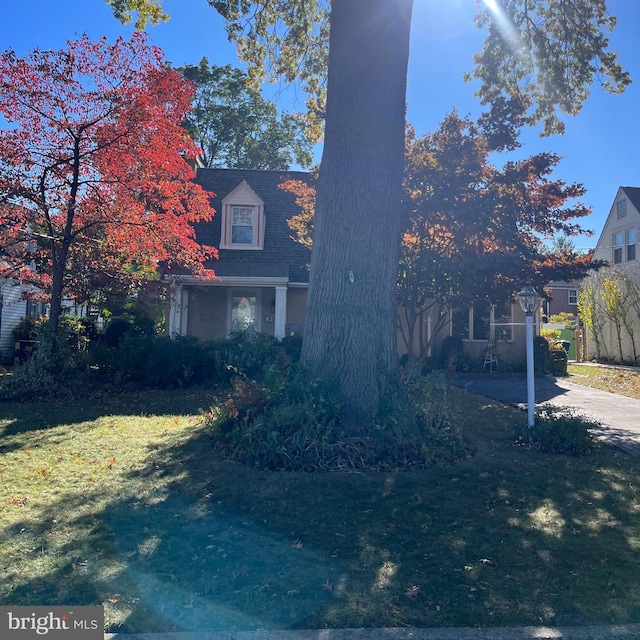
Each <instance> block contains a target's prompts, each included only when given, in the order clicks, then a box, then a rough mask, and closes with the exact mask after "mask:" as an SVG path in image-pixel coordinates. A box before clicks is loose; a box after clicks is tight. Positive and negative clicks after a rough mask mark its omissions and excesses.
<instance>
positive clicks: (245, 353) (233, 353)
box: [224, 330, 292, 380]
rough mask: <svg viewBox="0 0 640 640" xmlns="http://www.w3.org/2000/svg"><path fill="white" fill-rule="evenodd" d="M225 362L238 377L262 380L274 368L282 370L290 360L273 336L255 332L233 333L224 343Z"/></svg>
mask: <svg viewBox="0 0 640 640" xmlns="http://www.w3.org/2000/svg"><path fill="white" fill-rule="evenodd" d="M224 351H225V360H226V362H227V363H228V364H229V365H231V366H233V367H234V369H235V370H236V373H237V374H238V375H240V376H244V377H247V378H252V379H255V380H262V379H263V378H264V377H265V375H266V374H267V372H268V371H269V370H270V369H273V368H274V367H275V368H276V369H284V368H286V367H287V366H288V365H290V364H291V362H292V358H291V357H290V356H289V355H288V354H287V351H286V350H285V349H284V347H283V346H282V345H281V343H280V342H278V340H277V339H276V338H274V337H273V336H268V335H266V334H264V333H257V332H255V331H250V330H249V331H239V332H236V333H233V334H232V335H231V337H230V338H229V339H228V340H225V342H224Z"/></svg>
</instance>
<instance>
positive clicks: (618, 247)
mask: <svg viewBox="0 0 640 640" xmlns="http://www.w3.org/2000/svg"><path fill="white" fill-rule="evenodd" d="M623 240H624V234H623V233H622V232H619V233H614V234H613V264H620V263H621V262H622V247H623V245H622V243H623Z"/></svg>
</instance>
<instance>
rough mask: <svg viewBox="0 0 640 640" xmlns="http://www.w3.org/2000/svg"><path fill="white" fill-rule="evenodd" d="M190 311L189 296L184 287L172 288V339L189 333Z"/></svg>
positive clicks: (170, 312) (169, 329) (170, 317)
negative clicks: (188, 317) (188, 318)
mask: <svg viewBox="0 0 640 640" xmlns="http://www.w3.org/2000/svg"><path fill="white" fill-rule="evenodd" d="M188 310H189V296H188V292H187V291H186V290H185V289H184V287H183V286H182V285H181V284H179V285H172V286H171V299H170V303H169V326H168V333H169V335H170V336H171V337H173V336H180V335H185V334H186V332H187V316H188Z"/></svg>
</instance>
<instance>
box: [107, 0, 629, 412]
mask: <svg viewBox="0 0 640 640" xmlns="http://www.w3.org/2000/svg"><path fill="white" fill-rule="evenodd" d="M107 1H108V2H109V3H110V4H112V5H114V7H115V8H116V9H117V10H120V11H126V10H127V9H135V7H134V6H133V5H132V0H107ZM137 1H138V2H139V1H140V0H137ZM209 2H210V4H211V5H212V6H213V7H214V8H215V9H216V10H217V11H218V12H219V13H220V14H221V15H222V16H223V17H224V18H225V19H226V20H227V25H228V26H227V29H228V33H229V35H230V37H231V38H232V39H233V40H235V41H237V42H238V44H239V45H240V48H239V50H240V55H241V56H242V58H243V59H244V60H246V61H248V62H249V66H250V73H252V74H253V75H254V77H256V78H260V79H261V78H262V77H263V75H264V72H265V70H269V71H270V72H271V73H272V74H273V77H276V78H283V77H294V76H295V77H299V78H300V79H301V81H302V83H303V86H304V87H305V88H306V89H307V90H308V91H309V93H310V95H311V96H312V104H311V105H310V106H311V111H312V112H313V111H314V109H315V110H316V113H324V115H325V136H324V148H323V156H322V163H321V168H320V172H319V178H318V190H317V203H316V218H315V221H314V224H315V226H314V247H313V252H312V261H311V282H310V287H309V298H308V313H307V319H306V322H305V337H304V345H303V353H302V357H303V359H305V360H308V361H309V362H311V363H312V365H313V367H314V369H315V370H316V372H318V373H320V374H325V373H329V372H336V373H337V374H338V375H339V377H340V383H341V387H342V389H343V390H344V391H345V393H346V395H347V397H348V398H349V400H350V401H351V402H352V403H353V406H354V408H355V409H356V412H355V413H356V414H359V415H368V416H371V415H373V413H375V407H376V406H377V405H378V404H379V402H380V400H381V398H382V397H384V395H385V394H386V393H387V390H388V387H389V383H390V380H393V379H395V380H397V379H398V359H397V353H396V349H395V332H396V326H395V317H396V271H397V263H398V254H399V238H400V231H401V225H400V210H401V200H402V164H403V155H404V119H405V107H406V104H405V96H406V77H407V66H408V57H409V36H410V26H411V15H412V9H413V0H332V1H331V2H330V3H329V2H328V0H255V1H250V0H209ZM543 5H548V7H549V10H548V11H544V10H543ZM569 7H571V9H572V10H571V11H569V10H568V8H569ZM329 8H330V10H331V30H330V33H328V31H329V29H328V14H329ZM532 8H533V9H535V16H536V17H537V18H538V19H539V20H540V24H539V26H538V31H540V33H542V34H547V36H546V39H545V41H544V42H542V45H543V48H542V49H541V48H540V46H541V45H539V44H538V42H537V40H536V41H533V40H532V44H535V45H536V47H535V48H534V49H532V53H536V56H531V57H530V60H531V64H532V67H531V69H532V70H533V71H536V70H537V68H538V67H537V66H536V64H537V62H538V61H539V62H540V63H542V64H543V65H544V64H545V63H546V64H547V66H543V67H542V71H541V72H540V73H532V74H529V76H527V77H529V78H531V81H530V83H529V86H527V88H526V93H524V92H523V91H521V90H518V91H516V88H515V87H514V86H513V85H512V84H507V83H506V81H505V78H507V77H509V76H510V75H515V77H516V80H522V79H523V78H524V77H525V76H524V75H523V74H521V73H519V72H518V70H517V69H518V66H519V65H520V66H521V65H522V64H523V63H522V62H521V60H520V58H517V60H516V61H515V62H514V58H516V57H517V56H520V57H522V56H521V53H520V52H519V51H518V52H516V53H515V54H514V52H513V51H512V49H511V47H510V46H509V44H507V43H508V42H509V41H510V38H509V37H508V35H507V37H506V39H505V43H504V44H503V43H502V40H501V38H502V37H503V36H502V34H501V33H500V32H499V30H498V26H497V25H498V23H502V22H503V19H504V20H507V19H509V20H511V22H512V23H513V24H514V25H516V28H518V27H520V28H527V29H531V27H530V26H529V23H527V22H526V21H524V22H523V21H522V20H518V19H517V18H518V15H516V14H518V12H520V13H524V15H525V16H526V17H533V16H534V14H533V13H532ZM558 16H561V17H562V20H563V21H564V22H563V23H562V28H560V25H559V24H558V23H559V17H558ZM481 24H485V25H487V26H488V28H489V44H488V49H487V50H486V53H485V55H484V56H481V57H479V59H478V66H479V67H481V70H480V71H479V74H480V75H479V76H478V77H480V78H481V80H482V82H483V85H482V88H481V99H483V100H484V101H485V103H487V104H494V105H495V106H497V107H499V108H500V109H501V110H502V111H503V112H504V113H503V115H504V119H510V120H511V121H512V122H513V123H514V125H516V126H517V125H518V124H520V120H521V121H523V122H525V121H526V122H527V123H532V122H534V121H536V119H537V120H538V121H539V120H540V119H542V120H543V121H544V124H545V127H546V129H547V131H548V132H551V131H553V130H559V129H560V127H558V126H554V125H555V121H554V120H553V119H551V118H550V117H549V115H548V112H549V108H548V106H547V105H553V106H554V108H555V105H559V106H560V107H561V108H563V109H565V110H566V111H567V112H568V113H575V112H576V111H577V109H578V106H579V105H580V103H581V102H582V101H583V100H584V97H586V94H587V91H588V87H589V85H590V84H591V82H592V80H593V79H594V76H595V75H596V73H599V74H600V75H602V76H603V77H605V78H607V77H608V78H610V79H611V81H612V84H611V86H610V87H609V88H610V89H611V90H620V89H622V88H623V85H624V83H623V82H620V81H619V80H620V74H621V73H622V72H621V70H620V69H619V68H618V67H616V66H615V57H614V56H613V54H611V53H609V52H607V50H606V48H607V45H608V42H607V39H606V38H605V37H604V36H603V35H601V34H602V32H603V31H604V30H605V29H606V28H608V27H609V26H610V25H611V24H612V22H611V21H610V19H609V17H608V15H607V13H606V7H605V2H604V0H600V1H599V2H591V1H590V0H572V1H571V2H569V1H568V0H552V1H550V2H548V3H546V2H545V3H543V2H536V1H533V2H532V0H526V2H525V0H513V1H511V2H507V3H506V16H504V15H500V16H499V17H494V18H493V20H492V21H489V19H488V17H485V18H484V22H482V23H481ZM327 35H329V48H328V49H327V48H326V42H327ZM558 51H562V56H556V53H557V52H558ZM556 58H557V59H558V60H560V58H561V62H558V61H556ZM554 61H555V62H554ZM513 65H515V67H514V66H513ZM512 68H513V69H515V72H514V74H510V73H509V71H510V70H511V69H512ZM557 68H561V69H564V72H565V73H567V75H568V76H569V77H571V82H565V83H561V82H549V77H550V76H549V74H550V73H551V78H552V79H555V78H556V75H557V74H556V73H555V71H554V70H555V69H557ZM325 69H326V71H327V73H326V78H327V85H326V88H327V92H326V108H324V109H323V108H322V102H323V95H324V94H323V87H324V84H323V78H324V71H325ZM552 72H553V73H552ZM617 80H618V81H617ZM314 99H315V100H316V102H315V104H314V103H313V100H314ZM534 101H536V102H537V104H539V105H541V106H540V108H539V109H533V112H532V113H531V114H528V113H525V112H527V111H528V110H529V109H530V107H531V106H533V102H534ZM512 103H513V104H512ZM518 103H520V106H518ZM525 115H526V118H525ZM497 133H502V129H501V128H499V129H498V132H497ZM503 143H504V141H503ZM541 161H542V162H544V161H545V160H544V159H543V158H541ZM513 170H514V171H525V167H522V166H520V167H513Z"/></svg>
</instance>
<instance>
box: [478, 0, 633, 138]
mask: <svg viewBox="0 0 640 640" xmlns="http://www.w3.org/2000/svg"><path fill="white" fill-rule="evenodd" d="M493 4H495V5H498V6H499V9H492V8H491V5H493ZM476 21H477V24H478V26H479V27H481V28H486V29H487V38H486V40H485V44H484V47H483V49H482V52H481V53H479V54H478V55H476V56H475V69H474V71H473V72H472V73H470V74H468V76H467V79H477V80H480V81H481V88H480V90H479V91H478V93H477V95H478V97H479V98H480V100H481V102H482V103H483V104H484V105H488V106H489V107H490V108H491V109H492V110H494V111H495V112H496V113H497V112H499V111H500V110H503V114H502V118H500V119H504V117H505V115H506V113H508V114H509V117H510V118H511V119H514V120H520V121H522V122H523V123H525V124H536V123H538V122H542V123H543V126H544V130H543V134H544V135H550V134H554V133H564V130H565V125H564V122H563V121H562V120H561V115H560V114H565V115H576V114H578V113H579V112H580V109H581V108H582V105H583V103H584V101H585V100H586V99H587V98H588V97H589V92H590V88H591V86H592V85H593V84H594V83H595V82H599V83H600V84H601V86H602V88H603V89H604V90H606V91H608V92H610V93H622V92H623V91H624V90H625V88H626V87H627V86H628V85H629V84H630V82H631V78H630V76H629V74H628V73H627V72H626V71H624V69H623V68H622V66H621V65H620V63H619V62H618V59H617V58H618V56H617V54H615V53H612V52H611V51H608V50H607V49H608V46H609V39H608V36H607V34H608V33H609V32H611V31H612V30H613V29H614V27H615V25H616V19H615V17H613V16H611V15H610V14H609V13H608V12H607V2H606V0H596V1H594V2H592V1H588V2H587V1H586V0H555V1H553V0H552V1H549V0H501V2H499V3H489V2H486V3H485V9H484V10H483V11H481V12H480V13H479V15H478V17H477V19H476Z"/></svg>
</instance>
